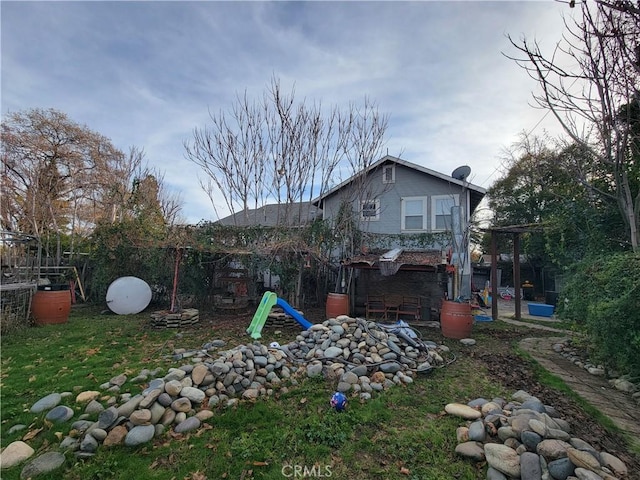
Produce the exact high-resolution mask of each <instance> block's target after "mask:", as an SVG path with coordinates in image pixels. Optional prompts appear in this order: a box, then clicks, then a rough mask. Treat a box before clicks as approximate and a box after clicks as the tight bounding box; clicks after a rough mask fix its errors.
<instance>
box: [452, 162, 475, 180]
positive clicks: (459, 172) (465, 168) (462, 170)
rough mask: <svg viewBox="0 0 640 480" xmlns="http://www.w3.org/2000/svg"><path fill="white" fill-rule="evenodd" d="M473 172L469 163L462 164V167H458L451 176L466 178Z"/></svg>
mask: <svg viewBox="0 0 640 480" xmlns="http://www.w3.org/2000/svg"><path fill="white" fill-rule="evenodd" d="M470 173H471V167H470V166H469V165H462V166H461V167H458V168H456V169H455V170H454V171H453V172H452V173H451V176H452V177H453V178H455V179H456V180H463V181H464V180H466V179H467V177H468V176H469V174H470Z"/></svg>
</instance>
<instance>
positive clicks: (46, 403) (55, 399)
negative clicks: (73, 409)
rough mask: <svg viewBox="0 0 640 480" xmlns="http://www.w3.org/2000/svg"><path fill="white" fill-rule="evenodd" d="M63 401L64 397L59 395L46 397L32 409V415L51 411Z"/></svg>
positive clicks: (53, 394)
mask: <svg viewBox="0 0 640 480" xmlns="http://www.w3.org/2000/svg"><path fill="white" fill-rule="evenodd" d="M61 401H62V396H61V395H60V394H59V393H50V394H49V395H47V396H46V397H43V398H41V399H40V400H38V401H37V402H36V403H34V404H33V406H32V407H31V413H40V412H44V411H45V410H50V409H52V408H53V407H55V406H56V405H58V404H59V403H60V402H61Z"/></svg>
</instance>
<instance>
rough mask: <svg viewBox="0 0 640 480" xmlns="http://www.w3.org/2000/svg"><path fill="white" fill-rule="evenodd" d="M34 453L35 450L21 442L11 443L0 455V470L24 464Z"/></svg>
mask: <svg viewBox="0 0 640 480" xmlns="http://www.w3.org/2000/svg"><path fill="white" fill-rule="evenodd" d="M34 453H35V450H34V449H33V448H31V446H29V445H28V444H26V443H25V442H23V441H21V440H17V441H15V442H11V443H10V444H9V445H7V447H6V448H5V449H4V450H3V451H2V453H0V468H10V467H13V466H14V465H18V464H19V463H22V462H24V461H25V460H27V459H28V458H31V456H32V455H33V454H34Z"/></svg>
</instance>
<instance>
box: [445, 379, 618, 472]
mask: <svg viewBox="0 0 640 480" xmlns="http://www.w3.org/2000/svg"><path fill="white" fill-rule="evenodd" d="M445 411H446V412H447V413H448V414H450V415H455V416H458V417H460V418H463V419H465V420H467V422H466V425H465V426H461V427H458V429H457V431H456V437H457V441H458V445H457V446H456V450H455V451H456V453H457V454H458V455H460V456H462V457H464V458H467V459H469V460H471V461H474V462H484V461H486V462H487V464H488V470H487V480H507V479H521V480H576V479H579V480H615V479H622V478H626V477H627V476H628V474H629V472H628V470H627V467H626V465H625V464H624V463H623V462H622V461H621V460H620V459H619V458H617V457H615V456H614V455H611V454H609V453H607V452H600V451H597V450H596V449H595V448H594V447H592V446H591V445H590V444H588V443H587V442H585V441H584V440H582V439H580V438H577V437H573V436H572V435H571V433H570V428H569V423H568V422H567V421H566V420H564V419H562V418H560V417H559V415H558V414H557V412H556V411H555V409H554V408H553V407H552V406H549V405H544V404H543V403H542V402H541V401H540V400H539V399H537V398H536V397H533V396H531V395H529V394H528V393H527V392H524V391H522V390H519V391H517V392H516V393H514V394H513V396H512V401H510V402H506V401H505V400H504V399H501V398H495V399H493V400H491V401H488V400H486V399H483V398H478V399H475V400H472V401H471V402H469V403H467V404H460V403H450V404H448V405H446V406H445Z"/></svg>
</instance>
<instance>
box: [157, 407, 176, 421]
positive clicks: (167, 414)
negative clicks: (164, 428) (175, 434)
mask: <svg viewBox="0 0 640 480" xmlns="http://www.w3.org/2000/svg"><path fill="white" fill-rule="evenodd" d="M175 419H176V411H175V410H172V409H171V408H167V409H166V410H165V411H164V413H163V414H162V416H161V417H160V420H158V424H160V425H171V424H172V423H173V421H174V420H175Z"/></svg>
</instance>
